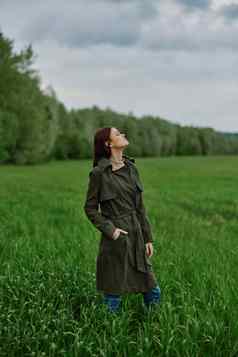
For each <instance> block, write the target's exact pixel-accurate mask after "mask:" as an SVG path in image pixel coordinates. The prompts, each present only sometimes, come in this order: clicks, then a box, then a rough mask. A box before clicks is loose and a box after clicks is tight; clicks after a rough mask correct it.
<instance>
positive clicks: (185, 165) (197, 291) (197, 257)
mask: <svg viewBox="0 0 238 357" xmlns="http://www.w3.org/2000/svg"><path fill="white" fill-rule="evenodd" d="M237 160H238V159H237V157H235V156H227V157H225V156H214V157H171V158H158V159H156V158H144V159H142V158H138V159H136V165H137V167H138V169H139V172H140V175H141V178H142V182H143V184H144V193H143V194H144V201H145V206H146V209H147V212H148V216H149V219H150V222H151V227H152V232H153V236H154V255H153V257H152V258H151V261H152V263H153V267H154V271H155V274H156V276H157V279H158V281H159V284H160V288H161V292H162V301H161V305H160V307H159V308H156V309H154V310H153V311H151V312H149V313H148V312H146V311H145V310H144V308H143V299H142V295H141V294H126V295H125V296H124V297H123V310H122V312H121V314H120V315H118V316H115V315H110V314H109V313H107V311H106V309H105V308H104V306H102V305H101V300H102V296H101V295H100V294H99V293H98V292H97V291H96V290H95V267H96V256H97V250H98V243H99V237H100V234H99V232H98V231H97V230H96V229H95V228H94V227H93V226H92V225H91V224H90V222H89V221H88V220H87V218H86V216H85V214H84V211H83V203H84V199H85V193H86V189H87V180H88V172H89V170H90V169H91V162H90V161H89V160H82V161H67V162H51V163H48V164H42V165H37V166H33V167H30V166H29V167H28V166H27V167H16V166H11V165H6V166H1V167H0V356H1V357H2V356H7V357H11V356H14V357H16V356H17V357H20V356H24V357H25V356H37V357H40V356H83V357H87V356H95V357H96V356H97V357H99V356H106V357H111V356H113V357H114V356H133V357H135V356H146V357H147V356H148V357H149V356H156V357H158V356H160V357H162V356H169V357H170V356H171V357H174V356H181V357H185V356H189V357H190V356H192V357H198V356H199V357H200V356H201V357H205V356H209V357H210V356H214V357H219V356H224V357H235V356H238V323H237V321H238V309H237V306H238V294H237V287H236V284H237V281H238V268H237V262H238V241H237V233H238V190H237V177H238V165H237Z"/></svg>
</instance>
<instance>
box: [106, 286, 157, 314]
mask: <svg viewBox="0 0 238 357" xmlns="http://www.w3.org/2000/svg"><path fill="white" fill-rule="evenodd" d="M142 294H143V299H144V304H145V306H146V307H147V308H149V307H150V306H151V305H152V304H153V305H154V304H158V303H159V302H160V296H161V290H160V287H159V285H157V286H156V287H155V288H152V289H151V290H149V291H148V292H146V293H142ZM103 302H104V304H106V305H107V307H108V310H109V311H110V312H117V311H119V309H120V306H121V295H118V294H104V299H103Z"/></svg>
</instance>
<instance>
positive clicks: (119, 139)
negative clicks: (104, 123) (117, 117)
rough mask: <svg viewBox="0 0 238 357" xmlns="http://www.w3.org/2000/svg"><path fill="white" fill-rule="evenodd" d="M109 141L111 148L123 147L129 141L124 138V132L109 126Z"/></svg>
mask: <svg viewBox="0 0 238 357" xmlns="http://www.w3.org/2000/svg"><path fill="white" fill-rule="evenodd" d="M110 143H111V145H112V146H111V148H116V149H119V148H124V147H126V146H127V145H128V144H129V141H128V140H127V139H126V137H125V134H123V133H121V132H120V131H119V130H118V129H117V128H111V131H110Z"/></svg>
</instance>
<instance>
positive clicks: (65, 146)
mask: <svg viewBox="0 0 238 357" xmlns="http://www.w3.org/2000/svg"><path fill="white" fill-rule="evenodd" d="M34 60H35V55H34V52H33V49H32V46H31V45H28V46H27V47H26V48H25V49H23V50H21V51H19V52H18V53H17V52H16V51H14V42H13V40H11V39H9V38H7V37H6V36H4V34H3V33H1V32H0V163H2V164H3V163H4V164H5V163H14V164H37V163H40V162H44V161H49V160H52V159H58V160H68V159H84V158H92V155H93V152H92V150H93V136H94V133H95V131H96V130H97V129H98V128H100V127H105V126H113V127H117V128H118V129H119V130H121V131H122V132H124V133H125V134H126V136H127V138H128V140H129V142H130V145H129V146H128V148H127V149H126V152H127V154H128V155H131V156H134V157H137V156H138V157H146V156H172V155H217V154H219V155H220V154H222V155H223V154H225V155H230V154H238V134H236V133H234V134H229V133H222V132H218V131H215V130H214V129H213V128H201V127H194V126H181V125H178V124H175V123H172V122H170V121H168V120H165V119H163V118H160V117H154V116H149V115H145V116H143V117H142V118H137V117H136V116H134V115H133V113H128V114H121V113H117V112H115V111H113V110H111V109H110V108H107V109H104V110H102V109H100V108H98V107H97V106H93V107H92V108H84V109H70V110H69V109H67V108H66V107H65V105H64V104H63V103H62V102H61V101H59V99H58V98H57V95H56V93H55V91H54V89H53V88H52V87H50V86H49V87H48V88H46V89H44V90H43V89H41V78H40V75H39V73H38V72H37V71H36V70H33V69H32V65H33V63H34Z"/></svg>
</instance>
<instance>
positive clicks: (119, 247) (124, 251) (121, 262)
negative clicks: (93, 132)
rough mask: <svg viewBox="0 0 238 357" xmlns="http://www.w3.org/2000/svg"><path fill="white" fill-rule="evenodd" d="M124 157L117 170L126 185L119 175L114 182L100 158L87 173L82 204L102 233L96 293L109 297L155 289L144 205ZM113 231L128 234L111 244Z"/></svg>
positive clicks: (132, 161) (137, 178)
mask: <svg viewBox="0 0 238 357" xmlns="http://www.w3.org/2000/svg"><path fill="white" fill-rule="evenodd" d="M123 157H124V158H125V165H126V167H122V168H120V169H119V170H124V173H123V175H126V176H124V180H125V178H127V181H123V180H122V178H120V175H119V176H117V178H116V180H119V181H116V180H115V176H114V175H115V172H113V171H112V165H111V161H110V160H109V159H107V158H101V159H100V160H99V162H98V165H97V166H95V167H94V168H93V169H92V170H91V171H90V173H89V183H88V190H87V194H86V200H85V204H84V211H85V213H86V215H87V217H88V219H89V220H90V221H91V223H92V224H93V225H94V226H95V227H96V228H97V229H98V230H99V231H100V232H101V240H100V244H99V251H98V256H97V262H96V285H97V290H99V291H102V292H105V293H111V294H113V293H114V294H121V293H126V292H146V291H148V290H150V289H151V288H153V287H155V286H156V285H157V281H156V278H155V276H154V273H153V269H152V263H151V262H150V260H149V258H148V257H147V255H146V247H145V243H146V242H153V237H152V232H151V226H150V222H149V219H148V216H147V214H146V210H145V207H144V204H143V198H142V192H143V186H142V183H141V180H140V176H139V172H138V169H137V168H136V165H135V159H133V158H129V157H128V156H126V155H123ZM119 170H116V171H118V173H119ZM99 207H100V209H99ZM115 228H121V229H123V230H125V231H127V232H128V234H124V233H121V234H120V235H119V237H118V238H117V239H116V240H114V239H112V235H113V232H114V230H115Z"/></svg>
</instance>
